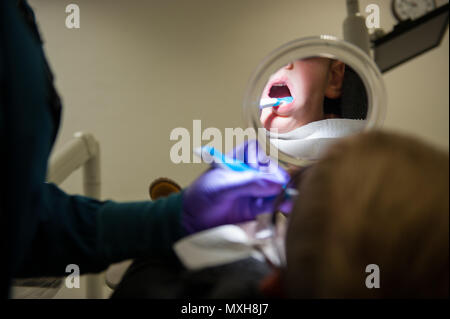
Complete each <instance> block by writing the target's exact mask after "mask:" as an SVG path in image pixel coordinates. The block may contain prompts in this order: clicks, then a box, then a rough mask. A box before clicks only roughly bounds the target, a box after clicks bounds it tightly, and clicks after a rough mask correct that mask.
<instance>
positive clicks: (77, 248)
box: [16, 184, 183, 277]
mask: <svg viewBox="0 0 450 319" xmlns="http://www.w3.org/2000/svg"><path fill="white" fill-rule="evenodd" d="M181 197H182V193H178V194H174V195H171V196H169V197H167V198H163V199H160V200H157V201H154V202H150V201H142V202H129V203H116V202H114V201H97V200H95V199H91V198H88V197H84V196H79V195H67V194H66V193H64V192H63V191H61V190H60V189H59V188H58V187H56V186H55V185H53V184H43V188H42V194H40V195H39V196H37V197H36V198H37V202H36V203H34V207H35V210H36V212H35V213H36V215H37V216H38V217H39V218H38V219H37V220H36V227H35V228H34V235H33V236H32V237H31V238H30V239H31V245H30V246H29V250H28V253H27V254H25V256H26V257H25V260H24V262H23V263H21V267H20V268H19V269H18V272H17V273H16V276H19V277H22V276H23V277H29V276H37V275H39V276H57V275H61V274H64V271H65V268H66V266H67V265H68V264H77V265H78V266H79V267H80V271H81V272H82V273H86V272H98V271H102V270H104V269H105V268H106V267H107V266H108V265H109V264H111V263H113V262H118V261H121V260H124V259H128V258H136V257H150V256H155V255H157V256H161V255H171V254H172V253H173V252H172V248H171V246H172V243H173V242H174V241H176V240H177V239H179V238H180V237H182V236H183V230H182V228H181V223H180V213H181Z"/></svg>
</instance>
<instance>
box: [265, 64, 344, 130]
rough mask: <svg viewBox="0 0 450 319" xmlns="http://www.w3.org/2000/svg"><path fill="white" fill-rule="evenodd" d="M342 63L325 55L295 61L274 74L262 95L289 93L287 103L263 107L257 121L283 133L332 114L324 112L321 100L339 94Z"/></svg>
mask: <svg viewBox="0 0 450 319" xmlns="http://www.w3.org/2000/svg"><path fill="white" fill-rule="evenodd" d="M344 73H345V64H344V63H343V62H341V61H337V60H332V59H328V58H320V57H317V58H309V59H303V60H296V61H294V62H292V63H289V64H288V65H286V66H285V67H283V68H281V69H280V70H278V71H277V72H276V73H274V74H273V75H272V76H271V77H270V79H269V81H268V82H267V85H266V87H265V88H264V91H263V94H262V98H267V97H275V98H276V97H286V96H292V97H293V101H292V103H289V104H287V105H283V106H279V107H273V108H265V109H263V110H262V112H261V117H260V119H261V123H262V124H263V126H264V127H265V128H266V129H268V130H271V129H277V130H278V132H279V133H285V132H288V131H291V130H293V129H296V128H298V127H300V126H303V125H305V124H308V123H310V122H314V121H319V120H323V119H325V118H329V117H332V115H331V114H325V112H324V107H323V106H324V99H325V98H328V99H337V98H339V97H340V96H341V94H342V84H343V80H344Z"/></svg>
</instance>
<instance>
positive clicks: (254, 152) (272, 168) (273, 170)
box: [227, 140, 294, 213]
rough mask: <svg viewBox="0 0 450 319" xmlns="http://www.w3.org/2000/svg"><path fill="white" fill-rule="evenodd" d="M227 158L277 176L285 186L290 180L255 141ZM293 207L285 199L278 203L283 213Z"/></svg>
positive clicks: (242, 146)
mask: <svg viewBox="0 0 450 319" xmlns="http://www.w3.org/2000/svg"><path fill="white" fill-rule="evenodd" d="M227 156H228V157H231V158H234V159H236V160H239V161H241V162H244V163H246V164H247V165H249V166H251V167H253V168H255V169H257V170H258V171H261V172H268V173H270V174H274V175H277V176H279V178H280V179H283V180H285V184H286V183H287V182H288V181H289V179H290V176H289V174H288V173H287V172H286V171H285V170H284V169H283V168H282V167H281V166H279V165H278V162H277V161H276V160H274V159H272V158H270V157H269V156H268V155H266V153H265V152H264V150H263V148H262V146H261V145H260V144H259V143H258V141H257V140H250V141H246V142H245V143H243V144H241V145H240V146H238V147H236V148H235V149H234V150H232V151H231V152H229V153H228V154H227ZM293 205H294V201H293V200H291V199H285V200H284V201H283V202H282V203H280V205H279V207H278V209H279V210H280V211H282V212H283V213H290V212H291V210H292V207H293Z"/></svg>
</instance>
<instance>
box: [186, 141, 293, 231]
mask: <svg viewBox="0 0 450 319" xmlns="http://www.w3.org/2000/svg"><path fill="white" fill-rule="evenodd" d="M255 143H256V141H255ZM247 144H249V143H245V144H244V145H241V146H240V147H238V148H237V149H236V150H234V152H233V153H235V154H239V153H240V152H245V149H247V150H248V145H247ZM255 150H256V149H255ZM254 154H256V153H254ZM249 155H250V156H252V155H251V154H249ZM241 160H242V159H241ZM243 161H244V162H246V163H248V164H249V165H251V166H252V167H254V168H257V166H255V165H258V164H257V163H256V162H255V163H250V162H251V161H248V160H243ZM272 164H273V163H272ZM265 166H267V167H268V169H265V170H262V171H260V172H258V171H253V170H249V171H244V172H236V171H232V170H228V169H223V168H220V167H212V168H211V169H209V170H208V171H206V172H205V173H204V174H202V175H201V176H200V177H199V178H198V179H197V180H196V181H194V183H193V184H192V185H190V186H189V187H188V188H187V189H185V190H184V192H183V215H182V223H183V226H184V228H185V229H186V231H187V232H188V233H194V232H198V231H200V230H203V229H207V228H211V227H215V226H219V225H225V224H235V223H240V222H244V221H249V220H253V219H254V218H255V217H256V216H257V215H258V214H261V213H266V212H271V211H272V210H273V208H274V207H273V206H274V200H275V197H276V196H277V195H278V194H279V193H280V192H281V191H282V188H283V185H285V184H286V183H287V182H288V180H289V176H288V174H287V173H286V172H285V171H284V170H283V169H281V168H280V167H278V166H277V165H270V163H268V164H267V165H265Z"/></svg>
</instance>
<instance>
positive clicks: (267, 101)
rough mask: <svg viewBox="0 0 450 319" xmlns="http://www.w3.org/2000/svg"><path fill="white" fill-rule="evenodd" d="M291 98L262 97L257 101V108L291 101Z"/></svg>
mask: <svg viewBox="0 0 450 319" xmlns="http://www.w3.org/2000/svg"><path fill="white" fill-rule="evenodd" d="M293 100H294V98H293V97H292V96H286V97H269V98H264V99H261V101H260V102H259V108H260V109H261V110H262V109H265V108H266V107H275V106H281V105H286V104H289V103H291V102H292V101H293Z"/></svg>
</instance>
